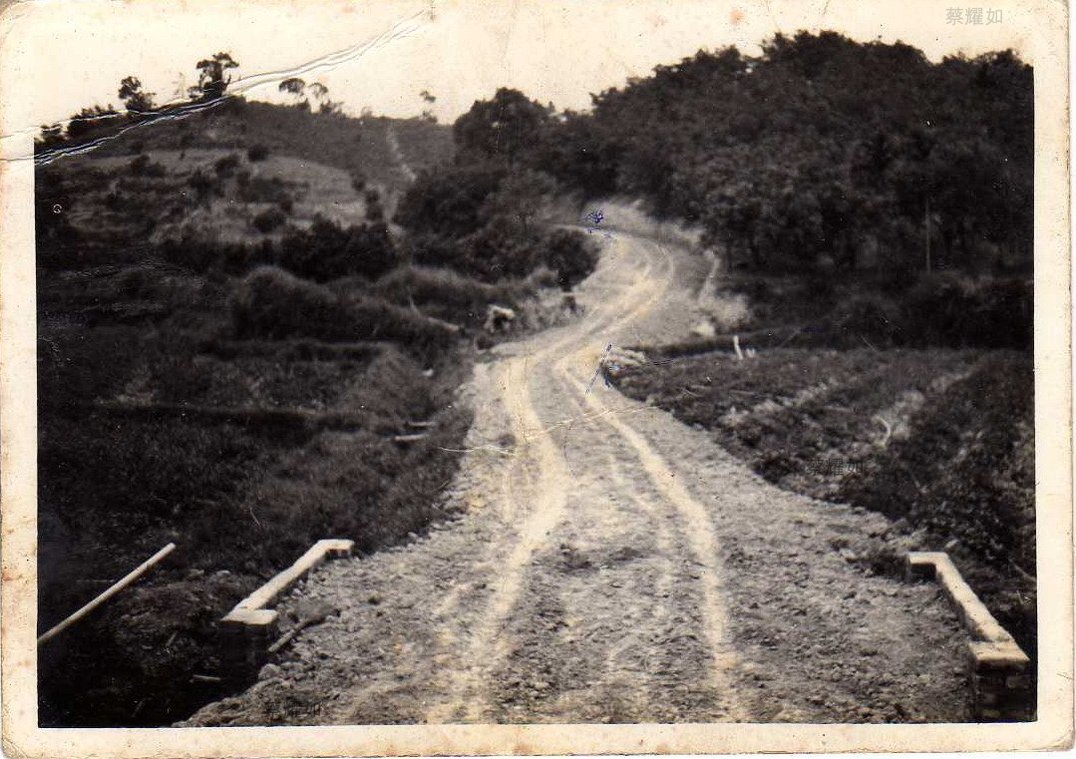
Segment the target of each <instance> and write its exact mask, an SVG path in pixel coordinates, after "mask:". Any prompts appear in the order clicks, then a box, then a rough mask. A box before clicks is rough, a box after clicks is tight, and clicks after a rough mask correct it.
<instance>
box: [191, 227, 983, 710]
mask: <svg viewBox="0 0 1076 759" xmlns="http://www.w3.org/2000/svg"><path fill="white" fill-rule="evenodd" d="M604 246H605V251H604V254H603V258H602V262H601V265H600V266H599V269H598V271H597V272H596V273H595V274H594V275H593V276H592V277H591V278H590V279H589V280H588V281H587V282H586V283H584V284H583V286H582V287H581V289H580V292H579V295H578V298H579V301H580V303H582V304H583V305H584V306H585V308H586V312H585V316H584V317H583V318H581V319H579V320H578V321H576V322H574V323H572V324H571V325H569V326H566V327H562V328H558V329H554V330H550V331H548V332H545V333H542V334H540V335H538V336H536V337H532V338H530V339H527V340H524V341H520V342H516V343H511V344H507V345H502V346H500V347H499V348H498V349H497V350H496V351H495V354H496V355H495V356H494V359H493V360H492V361H490V362H488V363H483V364H480V365H479V366H478V368H477V371H476V374H475V378H474V381H473V383H471V385H470V386H468V387H467V388H466V398H464V399H463V401H465V402H468V403H472V404H474V407H475V408H476V411H477V413H476V422H475V424H474V427H473V429H472V430H471V432H470V435H469V437H468V445H469V448H468V451H467V453H466V454H465V456H464V460H463V463H462V467H461V472H460V474H459V476H458V478H457V481H456V482H455V483H454V484H453V486H452V488H451V491H450V493H449V494H448V496H447V502H446V508H447V509H451V510H455V511H458V512H459V514H460V516H459V518H458V519H456V520H452V521H447V522H445V523H443V524H441V525H439V526H438V527H437V528H435V529H434V530H433V531H432V532H431V533H430V534H429V535H428V536H425V537H423V538H420V539H418V540H416V541H415V542H414V543H412V544H409V545H407V546H404V547H400V548H397V549H393V550H389V551H385V552H382V553H379V554H377V555H374V556H371V557H366V558H356V559H352V560H346V561H340V562H335V563H332V564H330V565H327V566H325V567H324V568H323V569H320V570H319V571H318V572H317V573H316V574H315V575H313V576H312V577H311V578H310V579H309V580H308V581H307V582H306V583H305V584H304V585H303V586H302V587H301V588H299V589H298V590H297V591H296V592H295V593H294V594H293V596H292V597H291V598H290V599H288V600H287V601H286V602H285V604H284V605H283V607H282V610H283V611H286V610H287V608H288V607H289V606H291V607H292V608H294V604H296V603H297V602H298V600H299V599H300V598H303V597H306V598H318V599H323V600H327V601H328V602H329V603H330V604H332V605H333V606H335V607H336V608H338V609H339V615H338V616H335V617H333V618H330V619H329V620H328V621H327V622H325V623H323V624H321V625H319V626H317V627H313V628H309V629H307V630H305V631H303V632H302V633H301V634H300V635H299V636H298V637H297V639H296V641H295V643H294V644H293V646H292V647H291V649H290V650H288V651H287V652H285V653H284V654H283V656H282V658H281V659H280V660H279V661H277V662H274V663H272V664H270V665H268V666H267V667H266V668H265V669H263V671H262V673H261V676H260V679H259V682H258V683H257V684H255V685H254V686H253V687H252V688H250V689H249V690H248V691H247V692H245V693H243V694H240V695H238V696H236V697H234V698H230V699H227V700H225V701H222V702H219V703H216V704H211V705H209V706H207V707H206V708H204V709H203V710H201V711H200V712H199V713H198V714H196V715H195V716H194V717H193V718H192V719H191V720H190V721H189V722H188V723H184V724H196V725H249V724H376V723H422V722H490V721H493V722H680V721H691V722H712V721H950V720H960V719H963V718H964V717H965V713H964V699H965V696H964V694H965V693H966V684H965V682H964V674H963V667H962V649H961V647H960V646H961V640H962V634H961V632H960V630H959V627H958V625H957V623H956V620H955V618H954V617H953V616H952V614H951V613H950V611H949V610H948V608H947V607H946V605H945V603H944V601H943V599H942V598H941V597H940V596H939V594H938V593H937V591H936V590H935V589H934V587H933V586H931V585H911V584H906V583H903V582H901V581H899V580H897V579H891V578H888V577H882V576H873V575H871V574H869V572H868V571H867V570H866V569H865V568H864V566H865V557H868V556H869V555H871V553H872V552H876V551H879V550H880V549H882V548H883V547H885V545H886V541H887V540H888V536H889V525H888V523H887V522H886V520H885V519H884V518H882V517H880V516H878V515H873V514H866V513H861V512H858V511H856V510H853V509H850V508H847V507H844V506H838V505H833V504H826V503H821V502H817V501H812V500H810V499H807V498H803V497H800V496H797V495H794V494H791V493H787V492H784V491H781V490H778V489H776V488H774V487H773V486H771V485H769V484H767V483H766V482H764V481H763V480H761V479H760V478H758V477H756V476H755V475H753V474H752V473H751V472H750V471H748V470H747V469H746V468H745V467H744V466H743V465H742V464H740V463H738V462H737V461H735V460H734V459H732V458H731V457H730V456H729V455H728V454H726V453H725V452H724V451H723V450H721V449H720V448H719V447H717V446H716V445H715V444H714V443H713V442H712V441H711V440H710V438H709V437H708V436H707V435H706V434H705V433H703V432H701V431H698V430H693V429H690V428H687V427H685V426H684V425H682V424H680V423H679V422H677V421H675V420H674V419H672V417H670V416H669V415H668V414H666V413H664V412H662V411H660V410H658V409H655V408H651V407H649V406H647V405H645V404H641V403H637V402H634V401H630V400H628V399H625V398H624V397H622V396H621V395H619V394H618V393H616V392H615V391H614V390H612V389H610V388H607V387H606V386H605V385H604V383H603V382H602V380H601V378H598V379H597V380H596V381H594V382H593V384H591V381H592V378H593V377H594V373H595V369H596V368H597V365H598V361H599V359H600V357H601V355H602V352H603V351H604V349H605V347H606V346H607V345H610V344H612V345H614V346H624V345H632V344H639V343H645V342H648V341H657V340H662V339H668V338H673V337H677V336H682V335H683V334H685V333H686V331H687V329H688V328H689V326H690V324H691V323H692V322H693V320H694V319H695V316H696V315H695V313H694V312H693V308H695V304H697V298H696V297H695V295H694V294H693V293H692V292H691V291H690V290H689V289H688V288H686V287H684V285H683V283H682V282H681V280H680V277H679V274H678V272H679V271H680V270H681V269H680V267H679V264H680V263H681V262H682V261H683V260H684V258H683V257H684V256H685V253H684V252H683V250H681V249H680V248H678V247H677V246H676V245H674V244H671V243H668V242H662V241H660V240H659V239H656V238H654V237H646V236H640V235H637V234H629V233H627V232H623V231H620V232H614V233H613V235H612V237H611V239H607V240H604ZM461 402H462V401H461Z"/></svg>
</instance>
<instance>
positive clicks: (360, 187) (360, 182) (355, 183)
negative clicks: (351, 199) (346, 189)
mask: <svg viewBox="0 0 1076 759" xmlns="http://www.w3.org/2000/svg"><path fill="white" fill-rule="evenodd" d="M351 187H352V189H354V190H355V192H363V191H364V190H365V189H366V175H365V174H362V173H361V172H355V173H354V174H352V175H351Z"/></svg>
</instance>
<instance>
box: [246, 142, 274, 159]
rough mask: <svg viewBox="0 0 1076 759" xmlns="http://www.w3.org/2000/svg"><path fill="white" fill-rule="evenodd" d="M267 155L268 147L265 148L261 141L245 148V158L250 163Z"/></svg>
mask: <svg viewBox="0 0 1076 759" xmlns="http://www.w3.org/2000/svg"><path fill="white" fill-rule="evenodd" d="M268 157H269V148H267V147H266V146H265V145H262V144H261V143H258V144H256V145H251V146H250V149H249V150H247V160H248V161H250V162H251V163H255V162H257V161H264V160H265V159H266V158H268Z"/></svg>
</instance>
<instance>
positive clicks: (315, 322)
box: [231, 266, 348, 339]
mask: <svg viewBox="0 0 1076 759" xmlns="http://www.w3.org/2000/svg"><path fill="white" fill-rule="evenodd" d="M231 307H232V323H233V325H234V327H235V332H236V335H237V336H238V337H240V338H248V337H255V338H257V337H260V338H271V339H278V338H283V337H292V336H306V337H318V338H323V339H339V338H345V337H348V329H347V321H348V319H347V310H346V309H345V308H344V306H343V305H342V304H341V303H340V301H339V299H337V297H336V296H335V295H333V293H332V292H331V291H329V290H327V289H326V288H324V287H322V286H320V285H316V284H314V283H313V282H310V281H308V280H305V279H300V278H299V277H296V276H294V275H292V274H289V273H288V272H286V271H284V270H283V269H279V268H277V267H275V266H260V267H258V268H257V269H255V270H254V271H252V272H251V273H250V274H248V275H247V276H246V277H244V278H243V280H242V281H241V282H240V283H239V285H238V286H237V287H236V289H235V292H234V293H233V295H232V302H231Z"/></svg>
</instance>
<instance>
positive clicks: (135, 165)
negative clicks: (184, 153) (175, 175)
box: [128, 154, 166, 179]
mask: <svg viewBox="0 0 1076 759" xmlns="http://www.w3.org/2000/svg"><path fill="white" fill-rule="evenodd" d="M128 168H129V170H130V172H131V174H133V175H134V176H136V177H153V178H156V179H160V178H161V177H163V176H164V175H165V174H166V172H165V169H164V166H162V165H161V164H159V163H153V162H152V161H150V159H149V156H148V155H145V154H142V155H139V156H138V157H137V158H135V159H134V160H133V161H131V163H130V164H128Z"/></svg>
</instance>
